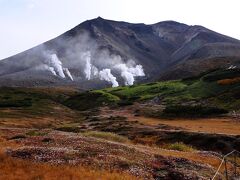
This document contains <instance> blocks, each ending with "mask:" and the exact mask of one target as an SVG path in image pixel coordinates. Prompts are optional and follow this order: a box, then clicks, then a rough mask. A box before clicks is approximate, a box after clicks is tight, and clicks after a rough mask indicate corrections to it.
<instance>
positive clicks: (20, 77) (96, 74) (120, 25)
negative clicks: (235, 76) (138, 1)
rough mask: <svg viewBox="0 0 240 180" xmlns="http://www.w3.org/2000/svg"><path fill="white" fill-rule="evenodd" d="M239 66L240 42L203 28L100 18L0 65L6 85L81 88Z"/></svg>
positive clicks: (173, 77) (170, 77)
mask: <svg viewBox="0 0 240 180" xmlns="http://www.w3.org/2000/svg"><path fill="white" fill-rule="evenodd" d="M239 64H240V41H239V40H237V39H234V38H231V37H228V36H225V35H222V34H219V33H217V32H214V31H211V30H209V29H207V28H205V27H202V26H189V25H186V24H182V23H178V22H174V21H164V22H159V23H156V24H152V25H146V24H131V23H127V22H117V21H112V20H105V19H103V18H101V17H98V18H96V19H93V20H88V21H85V22H83V23H81V24H80V25H78V26H76V27H75V28H73V29H71V30H69V31H67V32H66V33H64V34H62V35H60V36H59V37H57V38H55V39H52V40H50V41H47V42H45V43H43V44H41V45H39V46H37V47H34V48H32V49H29V50H27V51H25V52H22V53H20V54H17V55H15V56H12V57H9V58H7V59H3V60H1V61H0V85H1V86H27V87H32V86H75V87H79V88H82V89H90V88H101V87H106V86H111V85H112V86H118V85H124V84H125V85H132V84H133V83H135V82H148V81H154V80H159V79H164V80H168V79H179V78H186V77H189V76H192V75H198V74H200V73H202V72H204V71H207V70H210V69H216V68H219V67H224V68H228V67H229V66H238V65H239Z"/></svg>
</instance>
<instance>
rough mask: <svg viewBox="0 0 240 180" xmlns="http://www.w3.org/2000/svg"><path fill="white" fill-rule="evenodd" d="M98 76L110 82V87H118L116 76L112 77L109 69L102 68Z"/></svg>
mask: <svg viewBox="0 0 240 180" xmlns="http://www.w3.org/2000/svg"><path fill="white" fill-rule="evenodd" d="M99 78H100V80H105V81H107V82H110V83H112V87H118V86H119V84H118V82H117V80H116V77H114V76H113V75H112V73H111V70H110V69H103V70H102V71H100V72H99Z"/></svg>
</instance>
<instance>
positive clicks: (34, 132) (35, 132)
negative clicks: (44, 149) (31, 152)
mask: <svg viewBox="0 0 240 180" xmlns="http://www.w3.org/2000/svg"><path fill="white" fill-rule="evenodd" d="M46 134H47V133H46V132H38V131H29V132H27V133H26V135H28V136H45V135H46Z"/></svg>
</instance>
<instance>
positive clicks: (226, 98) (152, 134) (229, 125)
mask: <svg viewBox="0 0 240 180" xmlns="http://www.w3.org/2000/svg"><path fill="white" fill-rule="evenodd" d="M239 88H240V70H239V69H238V68H231V69H218V70H214V71H210V72H205V73H203V74H201V75H199V76H195V77H191V78H186V79H182V80H173V81H159V82H153V83H146V84H139V85H133V86H122V87H115V88H106V89H101V90H91V91H80V90H77V89H74V88H66V87H61V88H60V87H59V88H43V87H42V88H19V87H18V88H13V87H12V88H10V87H8V88H7V87H2V88H0V131H1V133H0V167H1V168H0V172H1V173H0V178H3V179H4V178H5V177H11V178H13V179H14V178H16V177H18V176H19V174H21V176H22V177H31V178H36V177H38V178H43V179H49V178H50V179H51V178H53V176H54V177H63V178H66V179H69V178H84V177H86V178H90V179H91V178H96V177H101V178H103V179H134V178H136V179H141V178H142V179H199V178H202V179H209V178H211V177H212V176H213V175H214V173H215V172H216V170H217V168H218V166H219V165H220V162H221V158H222V155H223V154H226V153H228V152H230V151H232V150H233V149H236V150H240V149H239V143H240V141H239V135H240V134H239V109H240V100H239V98H240V96H239V92H240V91H239ZM133 154H134V156H133ZM231 158H233V157H230V158H229V161H228V162H227V167H228V173H229V175H231V174H233V172H234V171H233V165H234V163H233V162H232V161H231ZM237 162H239V157H237ZM29 164H30V165H31V166H29ZM13 168H14V170H15V171H12V170H11V169H13ZM59 169H61V171H59ZM42 170H44V172H43V171H42ZM76 171H77V172H76ZM237 171H238V172H239V169H237ZM223 176H224V168H221V169H220V172H219V174H218V177H219V178H222V177H223ZM53 179H54V178H53Z"/></svg>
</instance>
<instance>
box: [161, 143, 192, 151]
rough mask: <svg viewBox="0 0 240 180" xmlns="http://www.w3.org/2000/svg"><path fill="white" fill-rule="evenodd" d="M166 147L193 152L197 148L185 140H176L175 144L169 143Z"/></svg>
mask: <svg viewBox="0 0 240 180" xmlns="http://www.w3.org/2000/svg"><path fill="white" fill-rule="evenodd" d="M165 148H166V149H170V150H176V151H185V152H192V151H195V149H194V148H193V147H192V146H189V145H186V144H184V143H183V142H176V143H173V144H168V145H166V147H165Z"/></svg>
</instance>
